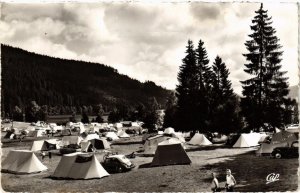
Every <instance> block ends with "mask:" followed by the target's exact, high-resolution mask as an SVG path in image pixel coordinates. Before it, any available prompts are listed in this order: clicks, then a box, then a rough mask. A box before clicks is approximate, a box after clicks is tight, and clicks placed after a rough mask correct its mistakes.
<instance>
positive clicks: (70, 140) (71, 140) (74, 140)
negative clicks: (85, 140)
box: [62, 136, 82, 145]
mask: <svg viewBox="0 0 300 193" xmlns="http://www.w3.org/2000/svg"><path fill="white" fill-rule="evenodd" d="M81 140H82V139H81V137H79V136H64V137H63V138H62V144H63V145H71V144H77V145H79V143H80V142H81Z"/></svg>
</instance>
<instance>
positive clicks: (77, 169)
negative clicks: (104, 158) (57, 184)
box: [52, 153, 109, 179]
mask: <svg viewBox="0 0 300 193" xmlns="http://www.w3.org/2000/svg"><path fill="white" fill-rule="evenodd" d="M105 176H109V173H107V171H106V170H105V169H104V168H103V167H102V165H101V164H100V163H99V161H98V159H97V158H96V156H95V155H90V154H85V153H72V154H67V155H64V156H62V158H61V160H60V162H59V164H58V165H57V167H56V169H55V171H54V173H53V175H52V177H55V178H71V179H92V178H103V177H105Z"/></svg>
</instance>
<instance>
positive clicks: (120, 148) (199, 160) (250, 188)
mask: <svg viewBox="0 0 300 193" xmlns="http://www.w3.org/2000/svg"><path fill="white" fill-rule="evenodd" d="M2 136H3V134H2ZM2 143H3V144H2V161H3V159H4V158H5V157H6V156H7V154H8V152H9V150H11V149H29V148H30V146H31V143H32V142H30V141H24V142H13V143H4V141H3V142H2ZM111 147H112V151H117V152H118V153H119V154H129V153H132V152H133V151H139V150H141V148H142V147H143V144H142V136H134V137H131V138H130V139H121V140H120V141H119V142H117V143H115V144H112V146H111ZM254 150H255V148H231V147H227V146H224V145H222V144H214V145H211V146H206V147H195V146H187V154H188V156H189V157H190V159H191V161H192V164H191V165H173V166H163V167H150V163H151V161H152V159H153V157H144V156H141V155H137V157H136V158H134V159H131V161H132V162H133V163H134V164H135V165H136V167H135V168H134V169H133V170H132V171H129V172H126V173H119V174H111V175H110V176H108V177H105V178H102V179H92V180H54V179H51V178H50V175H51V174H52V173H53V172H54V170H55V168H56V166H57V164H58V162H59V160H60V156H59V155H53V157H52V159H51V160H49V158H48V157H46V158H45V159H44V160H43V163H44V165H46V166H47V167H48V171H46V172H43V173H39V174H31V175H14V174H8V173H1V186H2V189H3V190H4V191H7V192H133V191H134V192H145V191H147V192H150V191H151V192H166V191H168V192H182V191H188V192H195V191H197V192H206V191H210V183H211V180H212V179H211V173H212V172H216V174H217V178H218V179H219V182H220V184H221V186H222V187H224V184H225V170H226V169H227V168H230V169H231V170H232V172H233V175H234V176H235V178H236V180H237V183H238V184H237V186H236V188H235V191H238V192H256V191H260V192H266V191H280V192H283V191H297V189H298V176H297V172H298V165H299V164H298V159H280V160H278V159H272V158H269V157H257V156H255V153H254ZM103 154H104V153H103V152H102V153H101V152H99V153H97V154H96V155H97V158H98V160H99V161H102V159H103ZM37 156H38V158H39V159H41V157H40V156H39V155H38V154H37ZM270 173H275V174H279V175H280V176H279V180H278V181H275V182H272V183H269V184H266V177H267V176H268V174H270Z"/></svg>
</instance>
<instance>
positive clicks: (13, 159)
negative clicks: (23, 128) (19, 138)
mask: <svg viewBox="0 0 300 193" xmlns="http://www.w3.org/2000/svg"><path fill="white" fill-rule="evenodd" d="M47 169H48V168H47V167H46V166H45V165H44V164H43V163H42V162H41V161H40V160H39V159H38V158H37V157H36V155H35V154H34V153H33V152H32V151H28V150H12V151H10V152H9V153H8V155H7V157H6V159H5V160H4V161H3V162H2V171H3V172H10V173H15V174H31V173H39V172H43V171H46V170H47ZM105 176H109V173H108V172H107V171H106V170H105V169H104V168H103V167H102V165H101V164H100V163H99V161H98V159H97V158H96V156H95V155H94V154H92V155H91V154H87V153H79V152H78V153H72V154H67V155H64V156H62V158H61V160H60V162H59V164H58V165H57V167H56V169H55V171H54V173H53V174H52V177H53V178H71V179H92V178H102V177H105Z"/></svg>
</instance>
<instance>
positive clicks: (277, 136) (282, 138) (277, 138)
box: [271, 131, 298, 144]
mask: <svg viewBox="0 0 300 193" xmlns="http://www.w3.org/2000/svg"><path fill="white" fill-rule="evenodd" d="M295 140H298V135H297V134H295V133H291V132H288V131H281V132H279V133H274V134H273V136H272V140H271V143H272V144H275V143H283V142H288V143H291V142H293V141H295Z"/></svg>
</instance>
